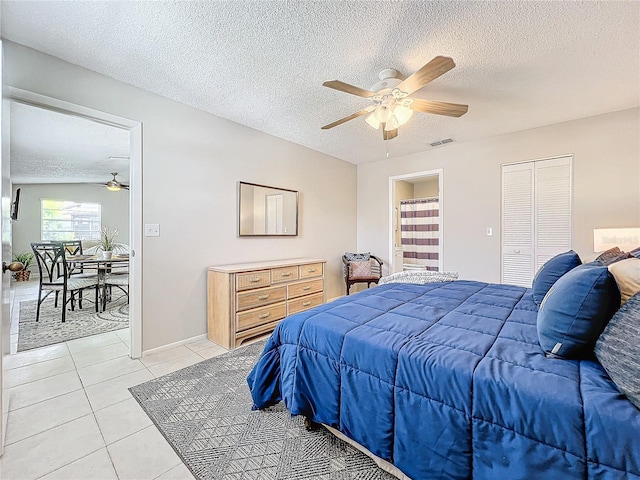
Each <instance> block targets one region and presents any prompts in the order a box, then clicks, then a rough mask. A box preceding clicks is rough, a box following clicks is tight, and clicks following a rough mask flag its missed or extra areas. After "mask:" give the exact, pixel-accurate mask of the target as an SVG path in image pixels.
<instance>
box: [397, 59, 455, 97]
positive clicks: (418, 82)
mask: <svg viewBox="0 0 640 480" xmlns="http://www.w3.org/2000/svg"><path fill="white" fill-rule="evenodd" d="M455 66H456V64H455V63H453V59H451V58H449V57H441V56H438V57H436V58H434V59H433V60H431V61H430V62H429V63H427V64H426V65H425V66H423V67H422V68H421V69H420V70H418V71H417V72H415V73H413V74H412V75H410V76H409V77H407V79H405V80H403V81H402V82H401V83H400V85H398V87H397V88H398V89H400V90H402V91H403V92H406V93H407V94H408V95H411V94H412V93H413V92H415V91H417V90H420V89H421V88H422V87H424V86H425V85H426V84H427V83H429V82H431V81H432V80H435V79H436V78H438V77H439V76H440V75H443V74H445V73H447V72H448V71H449V70H451V69H452V68H453V67H455Z"/></svg>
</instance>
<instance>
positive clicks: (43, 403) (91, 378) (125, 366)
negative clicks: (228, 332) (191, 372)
mask: <svg viewBox="0 0 640 480" xmlns="http://www.w3.org/2000/svg"><path fill="white" fill-rule="evenodd" d="M13 285H14V286H15V290H14V292H13V297H14V298H13V308H12V319H11V320H12V321H11V351H12V353H15V351H16V347H17V341H18V335H17V334H18V325H17V324H18V313H19V305H18V304H19V302H21V301H26V300H32V299H35V298H36V297H37V283H34V282H25V283H14V284H13ZM224 352H226V350H225V349H224V348H222V347H220V346H218V345H216V344H215V343H212V342H209V341H208V340H206V339H201V340H197V341H194V342H192V343H187V344H185V345H181V346H178V347H173V348H168V349H165V350H162V351H157V352H153V353H151V354H149V355H146V356H143V358H142V359H141V360H132V359H130V358H129V357H128V353H129V330H128V329H125V330H118V331H116V332H110V333H105V334H101V335H95V336H93V337H87V338H82V339H77V340H72V341H69V342H65V343H61V344H57V345H50V346H48V347H42V348H38V349H35V350H28V351H25V352H20V353H17V354H12V355H10V356H6V357H5V365H4V368H5V386H6V388H7V392H8V394H9V399H10V400H9V418H8V421H7V434H6V439H5V452H4V455H3V456H2V457H1V458H0V478H1V479H3V480H31V479H40V478H41V479H47V480H53V479H61V480H74V479H77V480H110V479H121V480H125V479H127V480H147V479H148V480H152V479H156V478H157V479H164V480H168V479H173V480H176V479H178V480H180V479H185V480H187V479H193V476H192V475H191V473H190V472H189V470H188V469H187V468H186V467H185V466H184V464H183V463H182V462H181V460H180V458H179V457H178V456H177V455H176V453H175V452H174V451H173V450H172V448H171V447H170V446H169V444H168V443H167V442H166V440H165V439H164V437H163V436H162V435H161V434H160V432H159V431H158V430H157V429H156V427H155V426H154V425H153V424H152V423H151V420H150V419H149V417H147V415H146V414H145V413H144V412H143V411H142V409H141V408H140V407H139V406H138V402H136V401H135V400H134V399H133V397H132V396H131V394H130V393H129V391H128V390H127V389H128V388H129V387H132V386H134V385H138V384H140V383H143V382H145V381H147V380H151V379H152V378H155V377H158V376H161V375H165V374H167V373H170V372H173V371H175V370H178V369H180V368H184V367H186V366H189V365H192V364H194V363H197V362H200V361H202V360H204V359H207V358H211V357H214V356H216V355H220V354H221V353H224Z"/></svg>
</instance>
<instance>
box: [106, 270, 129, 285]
mask: <svg viewBox="0 0 640 480" xmlns="http://www.w3.org/2000/svg"><path fill="white" fill-rule="evenodd" d="M104 283H106V284H107V285H120V286H125V285H129V275H128V274H126V273H119V274H113V275H107V277H106V278H105V279H104Z"/></svg>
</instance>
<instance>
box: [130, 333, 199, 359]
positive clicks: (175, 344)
mask: <svg viewBox="0 0 640 480" xmlns="http://www.w3.org/2000/svg"><path fill="white" fill-rule="evenodd" d="M206 338H207V334H206V333H203V334H202V335H196V336H195V337H191V338H185V339H184V340H180V341H178V342H173V343H168V344H166V345H162V346H160V347H155V348H150V349H149V350H144V351H143V352H142V356H143V357H144V356H145V355H149V354H151V353H156V352H161V351H162V350H168V349H170V348H174V347H179V346H180V345H185V344H187V343H191V342H197V341H198V340H205V339H206Z"/></svg>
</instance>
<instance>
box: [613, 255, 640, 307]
mask: <svg viewBox="0 0 640 480" xmlns="http://www.w3.org/2000/svg"><path fill="white" fill-rule="evenodd" d="M608 268H609V272H611V275H613V278H615V279H616V283H617V284H618V289H619V290H620V306H622V305H624V304H625V303H626V302H627V300H629V299H630V298H631V297H633V296H634V295H635V294H636V293H638V292H640V258H627V259H626V260H620V261H619V262H615V263H612V264H611V265H609V267H608Z"/></svg>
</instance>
